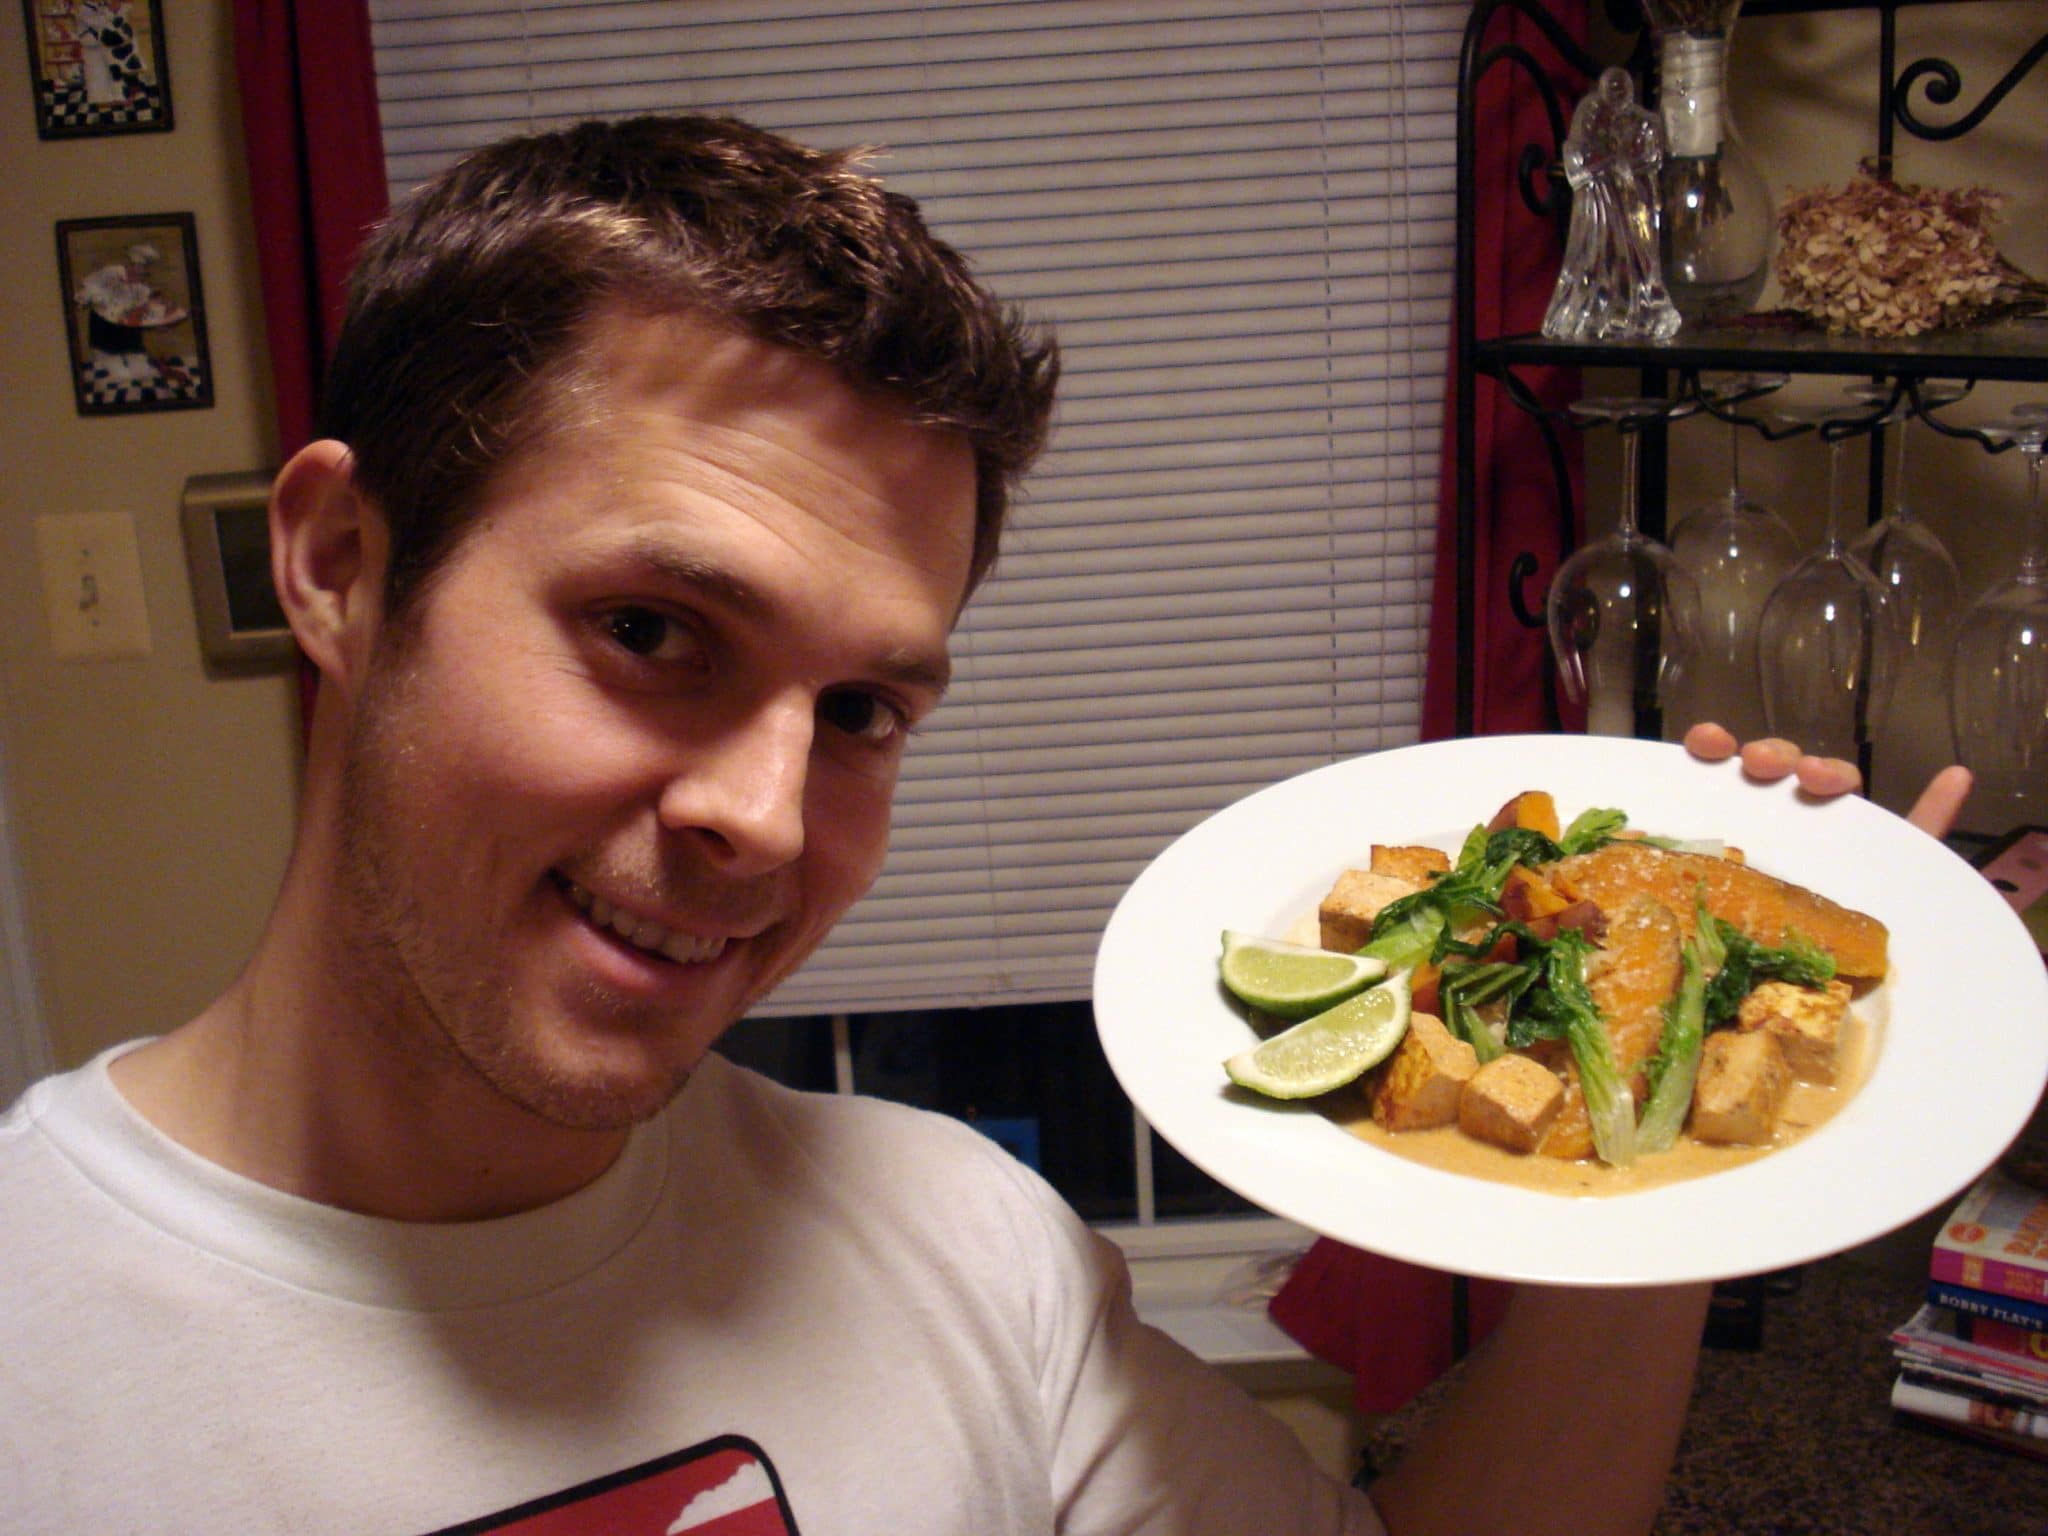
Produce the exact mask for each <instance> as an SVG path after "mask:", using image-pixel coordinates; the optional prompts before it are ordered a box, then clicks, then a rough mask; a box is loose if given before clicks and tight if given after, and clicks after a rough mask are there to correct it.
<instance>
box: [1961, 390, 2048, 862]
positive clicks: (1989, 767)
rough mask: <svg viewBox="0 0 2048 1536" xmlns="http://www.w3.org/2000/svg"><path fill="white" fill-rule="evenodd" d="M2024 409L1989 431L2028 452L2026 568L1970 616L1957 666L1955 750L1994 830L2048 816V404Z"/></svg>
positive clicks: (1977, 805) (2022, 564)
mask: <svg viewBox="0 0 2048 1536" xmlns="http://www.w3.org/2000/svg"><path fill="white" fill-rule="evenodd" d="M2024 409H2026V410H2027V412H2028V414H2025V415H2021V414H2018V413H2015V415H2014V416H2013V417H2012V418H2011V419H2009V420H2007V421H2004V422H2001V423H1999V424H1997V425H1996V426H1995V427H1993V428H1990V429H1988V430H1990V431H1992V432H1995V433H1996V434H1998V435H1999V436H2000V437H2002V438H2004V439H2006V440H2009V441H2010V442H2011V443H2012V444H2013V446H2014V447H2015V448H2017V449H2018V450H2019V451H2020V452H2021V453H2023V454H2025V455H2026V461H2027V512H2026V522H2025V524H2024V530H2023V532H2022V534H2021V538H2020V553H2019V564H2018V567H2017V569H2016V570H2015V571H2014V573H2013V575H2011V576H2010V577H2008V578H2007V579H2006V580H2004V581H2001V582H1998V583H1997V584H1995V585H1994V586H1993V587H1992V588H1991V589H1990V590H1989V591H1987V592H1985V593H1984V595H1983V596H1981V597H1979V598H1978V599H1977V601H1976V602H1974V603H1973V604H1971V605H1970V607H1969V609H1968V610H1967V611H1966V612H1965V613H1964V615H1963V617H1962V619H1961V621H1960V622H1959V623H1958V625H1957V626H1956V641H1955V651H1954V655H1953V658H1952V660H1951V664H1950V665H1951V677H1952V682H1951V684H1950V691H1949V721H1950V725H1951V726H1952V728H1953V729H1954V731H1955V738H1956V752H1957V755H1958V756H1959V757H1960V758H1961V760H1962V762H1963V765H1964V766H1965V767H1967V768H1968V769H1969V770H1970V771H1971V772H1972V773H1973V774H1974V775H1975V776H1976V779H1977V788H1976V791H1975V792H1974V793H1973V795H1972V796H1971V801H1972V807H1973V809H1974V810H1976V812H1977V814H1978V815H1980V816H1987V817H1989V818H1990V820H1991V830H1993V831H2003V830H2005V829H2006V828H2007V827H2010V826H2019V825H2024V824H2026V823H2028V822H2029V821H2038V820H2041V819H2042V818H2043V816H2044V815H2048V505H2044V504H2043V501H2042V494H2041V458H2042V452H2043V449H2044V446H2048V405H2043V406H2034V407H2027V408H2024Z"/></svg>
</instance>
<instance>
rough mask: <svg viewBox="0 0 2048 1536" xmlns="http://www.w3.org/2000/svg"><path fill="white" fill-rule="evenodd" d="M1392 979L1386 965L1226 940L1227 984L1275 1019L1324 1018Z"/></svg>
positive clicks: (1273, 942)
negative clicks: (1348, 1000) (1357, 995)
mask: <svg viewBox="0 0 2048 1536" xmlns="http://www.w3.org/2000/svg"><path fill="white" fill-rule="evenodd" d="M1386 974H1387V963H1386V962H1385V961H1384V960H1374V959H1368V958H1367V957H1365V956H1364V955H1340V954H1333V953H1332V952H1331V951H1329V950H1327V949H1311V948H1310V947H1309V946H1308V945H1306V944H1289V943H1287V942H1285V941H1284V940H1281V939H1261V938H1257V937H1255V936H1253V935H1252V934H1249V933H1229V932H1226V933H1225V934H1224V935H1223V985H1224V986H1226V987H1228V988H1229V989H1230V991H1231V994H1232V995H1233V996H1234V997H1236V998H1237V1000H1238V1001H1239V1002H1241V1003H1244V1004H1246V1005H1247V1006H1249V1007H1252V1008H1256V1009H1258V1010H1259V1011H1260V1012H1261V1013H1269V1014H1271V1015H1272V1016H1273V1017H1274V1018H1276V1019H1287V1020H1294V1019H1306V1018H1308V1017H1310V1016H1311V1015H1313V1014H1318V1013H1321V1012H1322V1011H1323V1010H1324V1009H1325V1008H1331V1007H1334V1006H1336V1005H1337V1004H1338V1003H1341V1002H1343V1001H1344V999H1345V998H1347V997H1350V996H1351V995H1352V994H1353V993H1356V992H1363V991H1364V990H1365V989H1366V988H1367V987H1369V986H1371V985H1372V984H1373V983H1374V982H1376V981H1378V980H1379V979H1380V978H1381V977H1382V976H1384V975H1386Z"/></svg>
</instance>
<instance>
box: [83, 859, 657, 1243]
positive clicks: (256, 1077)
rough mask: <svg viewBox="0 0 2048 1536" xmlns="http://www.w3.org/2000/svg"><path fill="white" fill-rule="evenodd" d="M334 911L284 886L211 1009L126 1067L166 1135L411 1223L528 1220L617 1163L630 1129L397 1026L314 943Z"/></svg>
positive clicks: (146, 1110)
mask: <svg viewBox="0 0 2048 1536" xmlns="http://www.w3.org/2000/svg"><path fill="white" fill-rule="evenodd" d="M325 907H326V904H325V903H323V902H319V901H314V900H308V899H307V896H306V894H305V892H304V891H303V890H302V889H301V887H300V885H299V883H298V882H295V881H294V880H293V878H292V877H291V876H290V875H287V877H286V884H285V891H284V895H283V897H282V899H281V900H280V902H279V906H278V909H277V911H276V913H275V914H273V917H272V920H271V923H270V926H269V928H268V930H267V931H266V933H265V935H264V938H263V941H262V942H261V943H260V944H259V946H258V949H257V952H256V954H255V956H254V958H253V959H252V960H251V962H250V964H249V967H248V969H246V970H245V971H244V972H243V973H242V975H241V976H240V977H239V978H237V980H236V981H235V983H234V985H233V986H231V987H230V988H229V989H228V991H227V992H226V993H224V994H223V995H222V996H221V997H220V998H218V999H217V1000H216V1001H215V1002H214V1003H213V1004H212V1005H211V1006H210V1007H208V1008H207V1009H206V1011H205V1012H203V1013H201V1014H200V1015H199V1016H198V1017H197V1018H195V1019H193V1020H192V1021H191V1022H190V1023H188V1024H186V1025H184V1026H183V1027H182V1028H180V1029H177V1030H175V1031H173V1032H172V1033H170V1034H169V1035H166V1036H165V1037H163V1038H162V1039H161V1040H157V1041H153V1042H152V1043H150V1044H149V1045H147V1046H144V1047H142V1048H140V1049H138V1050H135V1051H131V1052H129V1053H128V1054H126V1055H124V1056H122V1057H121V1058H119V1059H118V1060H117V1061H116V1062H115V1063H114V1068H113V1076H114V1083H115V1086H116V1087H117V1088H118V1089H119V1090H120V1092H121V1094H122V1096H123V1097H124V1098H125V1099H127V1100H128V1102H129V1103H130V1105H131V1106H132V1107H133V1108H134V1109H135V1110H136V1111H137V1112H138V1113H140V1114H141V1115H142V1116H143V1117H144V1118H145V1119H147V1120H149V1121H150V1122H151V1123H152V1124H153V1125H155V1126H156V1127H157V1129H159V1130H161V1131H162V1132H164V1134H166V1135H168V1136H170V1137H171V1138H172V1139H173V1140H175V1141H177V1142H179V1143H181V1144H182V1145H184V1146H185V1147H186V1148H187V1149H188V1150H190V1151H192V1152H194V1153H197V1154H198V1155H199V1156H201V1157H204V1158H206V1159H207V1160H208V1161H210V1162H213V1163H217V1164H219V1165H220V1166H222V1167H224V1168H227V1169H229V1170H230V1171H231V1172H234V1173H238V1174H241V1175H243V1176H244V1177H247V1178H251V1179H254V1180H256V1181H258V1182H259V1183H263V1184H267V1185H270V1186H271V1187H273V1188H276V1189H280V1190H283V1191H285V1192H286V1193H288V1194H293V1195H297V1196H300V1197H302V1198H304V1199H309V1200H316V1201H319V1202H320V1203H322V1204H325V1205H333V1206H338V1207H341V1208H343V1209H346V1210H352V1211H359V1212H362V1213H364V1214H367V1215H374V1216H385V1217H390V1218H393V1219H396V1220H401V1221H470V1220H480V1219H484V1218H487V1217H492V1216H502V1215H508V1214H511V1213H514V1212H517V1211H522V1210H530V1209H533V1208H534V1207H537V1206H540V1205H544V1204H547V1203H549V1202H550V1201H553V1200H557V1199H560V1198H562V1197H563V1196H565V1195H568V1194H571V1193H574V1192H575V1191H576V1190H578V1189H580V1188H582V1187H583V1186H584V1185H586V1184H588V1183H590V1182H591V1181H592V1180H593V1179H595V1178H596V1177H598V1175H599V1174H601V1173H603V1172H604V1170H605V1169H606V1168H608V1167H609V1166H610V1165H611V1163H612V1161H613V1160H614V1159H615V1158H616V1157H617V1156H618V1154H619V1151H620V1149H621V1148H622V1147H623V1146H624V1145H625V1139H626V1133H625V1132H623V1131H592V1130H581V1129H575V1128H570V1127H564V1126H559V1125H554V1124H551V1123H549V1122H547V1121H544V1120H542V1119H541V1118H540V1117H538V1116H536V1115H534V1114H533V1113H532V1112H530V1111H529V1110H526V1109H524V1108H522V1107H521V1106H519V1105H516V1104H514V1103H512V1102H511V1101H509V1100H507V1099H505V1098H504V1097H503V1096H502V1095H500V1094H499V1093H498V1092H497V1091H496V1090H495V1089H494V1088H493V1087H492V1086H491V1085H490V1084H489V1083H488V1082H486V1081H485V1080H484V1079H483V1078H482V1077H481V1076H479V1075H478V1074H477V1073H476V1072H475V1071H474V1070H473V1069H472V1068H471V1067H470V1066H469V1065H468V1064H467V1063H466V1062H464V1061H463V1060H461V1059H460V1058H459V1057H458V1056H457V1055H456V1054H455V1052H454V1051H453V1050H452V1049H451V1048H449V1047H447V1046H446V1045H445V1044H443V1043H442V1042H441V1041H440V1039H439V1037H438V1035H436V1034H434V1033H433V1031H432V1028H431V1026H430V1025H429V1024H428V1023H427V1022H426V1021H421V1020H416V1019H410V1018H400V1017H394V1016H393V1012H392V1005H391V1004H390V1003H389V1002H388V1001H387V1002H385V1003H384V1005H383V1006H382V1007H381V1008H380V1006H379V1000H378V999H376V998H374V997H373V996H370V995H368V994H366V993H365V992H364V991H363V989H362V986H361V978H360V977H359V976H348V975H336V974H335V972H336V970H337V968H338V967H337V962H336V959H335V957H333V956H332V955H331V954H327V953H324V952H323V949H322V946H321V942H320V941H319V940H318V939H315V938H312V937H310V936H314V935H326V934H331V933H333V932H334V927H333V923H332V921H331V916H332V914H331V913H329V912H327V911H326V910H325Z"/></svg>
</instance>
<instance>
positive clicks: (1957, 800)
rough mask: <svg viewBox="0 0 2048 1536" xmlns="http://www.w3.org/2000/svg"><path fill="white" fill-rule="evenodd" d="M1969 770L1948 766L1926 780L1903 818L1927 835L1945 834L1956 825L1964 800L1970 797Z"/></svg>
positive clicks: (1943, 835) (1944, 835) (1937, 835)
mask: <svg viewBox="0 0 2048 1536" xmlns="http://www.w3.org/2000/svg"><path fill="white" fill-rule="evenodd" d="M1970 784H1971V779H1970V770H1969V769H1967V768H1964V767H1961V766H1958V765H1953V764H1952V765H1950V766H1949V767H1947V768H1944V769H1942V770H1941V772H1939V773H1937V774H1936V775H1935V776H1934V777H1933V778H1931V779H1929V780H1928V781H1927V787H1926V788H1925V789H1923V790H1921V791H1920V798H1919V799H1918V800H1916V801H1914V802H1913V809H1911V810H1910V811H1908V812H1906V820H1908V821H1910V822H1911V823H1913V825H1914V826H1916V827H1918V828H1919V829H1920V830H1921V831H1922V832H1925V833H1926V834H1927V835H1928V836H1930V837H1946V836H1948V833H1949V829H1950V828H1951V827H1953V826H1954V825H1955V824H1956V817H1957V816H1958V815H1960V814H1961V812H1962V809H1963V802H1964V801H1965V800H1967V799H1969V798H1970Z"/></svg>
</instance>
